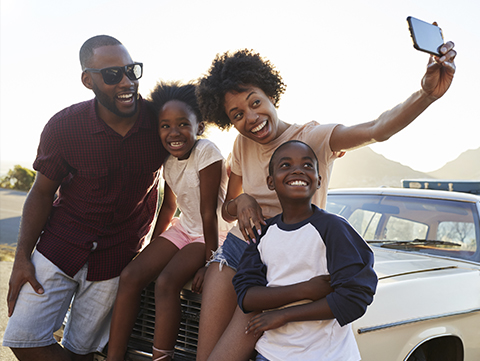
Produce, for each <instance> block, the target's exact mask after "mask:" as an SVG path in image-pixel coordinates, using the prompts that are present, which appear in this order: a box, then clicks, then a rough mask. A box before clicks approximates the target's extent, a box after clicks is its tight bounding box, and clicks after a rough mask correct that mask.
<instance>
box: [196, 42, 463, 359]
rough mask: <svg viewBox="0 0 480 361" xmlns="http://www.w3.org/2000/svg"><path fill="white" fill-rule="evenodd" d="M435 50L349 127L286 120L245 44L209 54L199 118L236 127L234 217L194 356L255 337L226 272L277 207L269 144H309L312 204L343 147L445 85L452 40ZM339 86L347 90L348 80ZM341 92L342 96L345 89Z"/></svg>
mask: <svg viewBox="0 0 480 361" xmlns="http://www.w3.org/2000/svg"><path fill="white" fill-rule="evenodd" d="M441 52H442V54H443V55H442V57H441V58H438V57H430V60H429V63H428V66H427V71H426V74H425V76H424V77H423V79H422V88H421V89H420V90H419V91H417V92H415V93H414V94H412V95H411V96H410V97H409V98H408V99H407V100H406V101H405V102H403V103H401V104H399V105H397V106H396V107H395V108H393V109H391V110H389V111H386V112H384V113H383V114H381V115H380V117H379V118H378V119H377V120H374V121H371V122H367V123H361V124H357V125H354V126H349V127H347V126H344V125H341V124H323V125H320V124H318V123H317V122H314V121H313V122H310V123H307V124H304V125H299V124H289V123H286V122H284V121H282V120H280V119H278V117H277V112H276V107H277V106H278V102H279V100H280V97H281V95H282V94H283V92H284V91H285V84H284V83H283V81H282V78H281V77H280V74H279V73H278V71H277V70H275V68H274V67H273V65H272V64H271V63H270V62H269V61H267V60H264V59H262V58H261V57H260V55H259V54H257V53H254V52H252V51H248V50H241V51H237V52H235V53H233V54H232V53H225V54H223V55H219V56H217V57H216V58H215V59H214V61H213V63H212V66H211V68H210V70H209V72H208V73H207V74H206V75H205V76H204V77H203V78H202V79H201V80H200V84H199V87H198V89H197V96H198V100H199V103H200V107H201V109H202V113H203V115H204V117H205V119H207V120H209V121H212V122H215V123H216V124H217V125H218V126H219V127H220V128H223V129H225V128H229V127H230V126H232V125H233V126H234V127H235V128H236V129H237V130H238V132H239V133H240V134H239V136H238V137H237V139H236V141H235V144H234V148H233V152H232V160H231V174H230V178H229V183H228V190H227V196H226V198H225V203H224V205H223V208H222V215H223V217H224V219H225V220H227V221H235V220H238V223H237V226H236V227H234V228H233V229H232V231H231V232H230V233H229V234H228V236H227V238H226V240H225V242H224V244H223V245H222V246H221V247H220V248H219V250H218V251H217V253H216V256H215V258H214V260H213V261H212V263H211V264H210V266H209V267H208V271H207V273H206V278H205V284H204V288H203V293H202V311H201V317H200V333H199V342H198V350H197V360H199V361H205V360H206V359H207V358H208V357H209V355H211V357H210V359H211V360H227V359H228V360H229V361H234V360H246V359H248V356H249V354H250V352H251V350H253V345H254V343H255V342H256V338H255V337H253V336H251V335H245V327H246V324H247V322H248V319H249V318H250V316H248V317H246V316H245V315H244V314H243V313H242V312H241V310H239V309H237V310H236V297H235V291H234V289H233V285H232V278H233V276H234V275H235V272H236V268H237V266H238V262H239V260H240V257H241V255H242V254H243V251H244V249H245V248H246V247H247V242H249V241H255V238H256V237H258V234H256V232H255V231H254V228H253V227H252V225H254V226H255V228H256V229H257V230H259V229H260V228H261V225H262V224H265V221H264V219H265V218H269V217H273V216H274V215H276V214H278V213H280V212H281V207H280V204H279V202H278V199H277V197H276V195H275V193H274V192H272V191H270V190H268V188H267V186H266V183H265V179H266V177H267V175H268V174H267V165H268V161H269V160H270V156H271V155H272V153H273V151H274V150H275V149H276V148H277V147H278V146H279V145H280V144H282V143H284V142H286V141H288V140H291V139H297V140H301V141H303V142H305V143H307V144H308V145H309V146H310V147H311V148H312V149H313V150H314V151H315V154H316V156H317V158H318V161H319V174H320V176H321V179H322V186H321V188H320V189H319V190H318V191H317V192H316V194H315V196H314V198H313V203H314V204H316V205H317V206H319V207H321V208H323V207H324V205H325V198H326V192H327V189H328V182H329V176H330V173H331V170H332V166H333V162H334V160H335V159H336V158H338V157H340V156H341V155H342V152H343V151H345V150H348V149H352V148H356V147H360V146H363V145H367V144H371V143H374V142H376V141H384V140H386V139H388V138H389V137H391V136H392V135H394V134H395V133H397V132H398V131H400V130H401V129H403V128H405V127H406V126H407V125H408V124H410V123H411V122H412V121H413V120H414V119H415V118H416V117H417V116H418V115H419V114H421V113H422V112H423V111H424V110H425V109H426V108H427V107H428V106H429V105H430V104H431V103H433V102H434V101H435V100H437V99H438V98H440V97H441V96H442V95H443V94H444V93H445V92H446V91H447V89H448V88H449V86H450V84H451V82H452V79H453V75H454V72H455V65H454V58H455V55H456V52H455V50H453V43H451V42H448V43H446V44H445V45H444V46H443V47H442V49H441ZM345 88H346V94H348V92H347V91H348V84H346V86H345ZM345 98H346V102H347V101H348V95H345ZM346 105H347V104H346ZM299 113H300V112H299ZM217 264H218V265H217ZM223 265H227V266H228V267H222V266H223ZM235 310H236V311H235ZM234 313H235V314H234ZM232 316H233V319H232ZM231 320H232V321H231ZM230 321H231V322H230ZM229 323H230V326H229V327H228V329H227V326H228V325H229ZM224 331H225V332H224ZM222 335H223V336H222ZM221 337H222V338H221ZM220 338H221V339H220ZM214 347H215V350H214ZM212 350H214V351H213V353H212Z"/></svg>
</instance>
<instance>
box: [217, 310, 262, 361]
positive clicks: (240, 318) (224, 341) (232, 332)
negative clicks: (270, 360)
mask: <svg viewBox="0 0 480 361" xmlns="http://www.w3.org/2000/svg"><path fill="white" fill-rule="evenodd" d="M256 314H258V312H251V313H248V314H245V313H243V311H242V310H241V309H240V307H238V306H237V308H236V309H235V313H234V315H233V317H232V320H231V321H230V324H229V325H228V327H227V329H226V330H225V332H224V333H223V335H222V337H221V338H220V340H219V341H218V342H217V345H216V346H215V348H214V350H213V351H212V353H211V354H210V357H209V358H208V361H216V360H218V361H222V360H229V361H246V360H248V359H249V357H250V356H251V355H252V353H253V351H254V349H255V343H256V342H257V340H258V339H259V337H260V336H261V335H258V336H257V337H254V336H253V334H248V335H247V334H245V328H246V326H247V323H248V321H249V320H250V319H251V318H252V317H253V316H255V315H256Z"/></svg>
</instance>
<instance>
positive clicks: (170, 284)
mask: <svg viewBox="0 0 480 361" xmlns="http://www.w3.org/2000/svg"><path fill="white" fill-rule="evenodd" d="M182 288H183V285H179V284H178V282H175V281H174V279H173V277H171V275H165V274H160V276H158V277H157V280H156V281H155V295H159V296H167V295H170V296H175V297H178V295H179V294H180V291H181V290H182Z"/></svg>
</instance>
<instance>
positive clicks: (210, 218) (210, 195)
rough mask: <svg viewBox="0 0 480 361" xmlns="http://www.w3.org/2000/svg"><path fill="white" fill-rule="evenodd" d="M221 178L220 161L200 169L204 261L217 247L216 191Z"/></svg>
mask: <svg viewBox="0 0 480 361" xmlns="http://www.w3.org/2000/svg"><path fill="white" fill-rule="evenodd" d="M221 180H222V161H218V162H215V163H213V164H210V165H209V166H208V167H206V168H204V169H202V170H201V171H200V213H201V215H202V226H203V235H204V237H205V261H208V260H209V259H210V257H211V256H212V252H214V251H216V250H217V247H218V219H217V205H218V191H219V188H220V183H221Z"/></svg>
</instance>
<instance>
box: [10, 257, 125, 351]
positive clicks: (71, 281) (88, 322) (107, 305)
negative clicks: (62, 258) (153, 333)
mask: <svg viewBox="0 0 480 361" xmlns="http://www.w3.org/2000/svg"><path fill="white" fill-rule="evenodd" d="M32 262H33V264H34V266H35V276H36V277H37V280H38V282H40V284H41V285H42V287H43V289H44V291H45V292H44V293H43V294H41V295H39V294H37V293H36V292H35V291H34V290H33V288H32V287H31V286H30V284H29V283H26V284H25V285H23V287H22V289H21V290H20V293H19V295H18V299H17V303H16V305H15V309H14V312H13V315H12V317H10V319H9V321H8V324H7V328H6V330H5V334H4V337H3V346H6V347H13V348H25V347H44V346H49V345H52V344H55V343H56V340H55V339H54V337H53V333H54V332H55V331H57V330H58V329H60V327H61V326H62V323H63V321H64V319H65V317H66V315H67V311H68V309H69V306H70V303H71V311H70V313H69V315H68V321H67V324H66V327H65V330H64V333H63V340H62V343H63V345H64V346H65V347H66V348H67V349H68V350H70V351H72V352H74V353H76V354H79V355H86V354H89V353H92V352H95V351H102V350H103V348H104V347H105V345H106V343H107V342H108V336H109V331H110V319H111V311H112V307H113V303H114V301H115V296H116V294H117V288H118V277H116V278H113V279H110V280H106V281H98V282H92V281H87V280H86V278H87V271H88V267H87V265H85V266H84V267H83V268H82V269H81V270H80V271H78V272H77V274H76V275H75V276H74V277H73V278H72V277H69V276H67V275H66V274H65V273H64V272H63V271H62V270H60V269H59V268H58V267H57V266H55V265H54V264H53V263H52V262H50V261H49V260H48V259H47V258H46V257H45V256H43V255H42V254H41V253H40V252H38V251H35V252H34V253H33V255H32ZM72 298H73V302H71V301H72Z"/></svg>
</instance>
